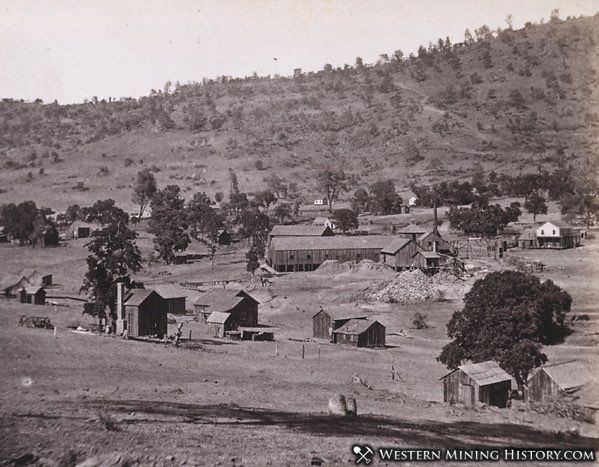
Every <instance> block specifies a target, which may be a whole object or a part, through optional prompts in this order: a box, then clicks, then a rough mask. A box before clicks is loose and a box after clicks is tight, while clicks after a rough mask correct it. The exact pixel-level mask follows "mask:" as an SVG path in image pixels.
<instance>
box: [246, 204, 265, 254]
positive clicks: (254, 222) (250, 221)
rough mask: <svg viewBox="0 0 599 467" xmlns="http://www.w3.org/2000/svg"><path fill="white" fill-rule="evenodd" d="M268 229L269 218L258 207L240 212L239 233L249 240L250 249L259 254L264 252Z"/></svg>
mask: <svg viewBox="0 0 599 467" xmlns="http://www.w3.org/2000/svg"><path fill="white" fill-rule="evenodd" d="M269 231H270V219H269V218H268V216H267V215H266V214H264V213H263V212H260V211H259V210H258V209H245V210H244V211H243V212H242V213H241V228H240V229H239V233H240V234H241V236H242V237H243V238H245V239H246V240H248V241H249V243H250V247H251V249H254V250H255V251H256V252H257V253H258V254H259V255H260V256H262V255H263V254H264V248H265V246H266V238H267V237H268V232H269Z"/></svg>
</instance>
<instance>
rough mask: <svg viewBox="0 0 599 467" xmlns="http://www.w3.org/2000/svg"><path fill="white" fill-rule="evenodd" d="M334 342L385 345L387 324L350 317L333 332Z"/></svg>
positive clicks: (367, 345)
mask: <svg viewBox="0 0 599 467" xmlns="http://www.w3.org/2000/svg"><path fill="white" fill-rule="evenodd" d="M332 337H333V338H332V341H331V342H333V343H334V344H349V345H354V346H356V347H384V346H385V326H383V325H382V324H381V323H379V322H378V321H369V320H367V319H350V320H349V321H348V322H347V323H345V324H344V325H343V326H341V327H340V328H338V329H335V330H334V331H333V332H332Z"/></svg>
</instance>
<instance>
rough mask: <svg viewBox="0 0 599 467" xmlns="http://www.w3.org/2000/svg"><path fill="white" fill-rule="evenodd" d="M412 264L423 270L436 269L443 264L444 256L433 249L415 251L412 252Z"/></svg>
mask: <svg viewBox="0 0 599 467" xmlns="http://www.w3.org/2000/svg"><path fill="white" fill-rule="evenodd" d="M413 260H414V264H415V265H416V267H418V268H419V269H422V270H423V271H432V272H434V271H436V270H437V269H439V267H440V266H443V265H444V264H445V257H444V256H442V255H440V254H439V253H436V252H434V251H423V250H420V251H417V252H416V253H414V257H413Z"/></svg>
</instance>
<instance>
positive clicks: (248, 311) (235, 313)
mask: <svg viewBox="0 0 599 467" xmlns="http://www.w3.org/2000/svg"><path fill="white" fill-rule="evenodd" d="M258 305H259V302H258V300H256V299H255V298H253V297H252V296H251V295H250V294H248V293H247V292H245V291H243V290H235V289H223V290H211V291H209V292H205V293H203V294H202V296H200V297H199V298H198V299H197V300H196V301H195V302H194V308H195V311H196V314H197V317H198V321H199V322H200V323H208V324H211V328H212V329H213V334H215V335H217V334H223V335H224V332H225V331H230V330H237V328H238V327H239V326H249V327H251V326H256V325H257V324H258ZM214 313H217V314H216V315H215V314H214ZM224 314H226V315H228V316H227V317H226V320H225V321H222V320H224V319H225V316H221V315H224ZM213 315H214V316H213ZM211 317H212V319H211V320H210V319H209V318H211ZM221 321H222V322H221ZM216 324H218V325H221V326H219V327H218V332H215V329H216V328H215V326H214V325H216ZM221 327H222V331H223V332H222V333H221V332H220V328H221Z"/></svg>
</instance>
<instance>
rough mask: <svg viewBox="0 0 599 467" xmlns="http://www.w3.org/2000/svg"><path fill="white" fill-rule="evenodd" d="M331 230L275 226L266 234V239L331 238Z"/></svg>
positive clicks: (324, 226) (307, 226)
mask: <svg viewBox="0 0 599 467" xmlns="http://www.w3.org/2000/svg"><path fill="white" fill-rule="evenodd" d="M334 235H335V232H333V229H331V227H329V226H328V225H304V224H296V225H275V226H273V228H272V230H271V231H270V232H269V234H268V239H269V240H272V239H273V238H277V237H332V236H334Z"/></svg>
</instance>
